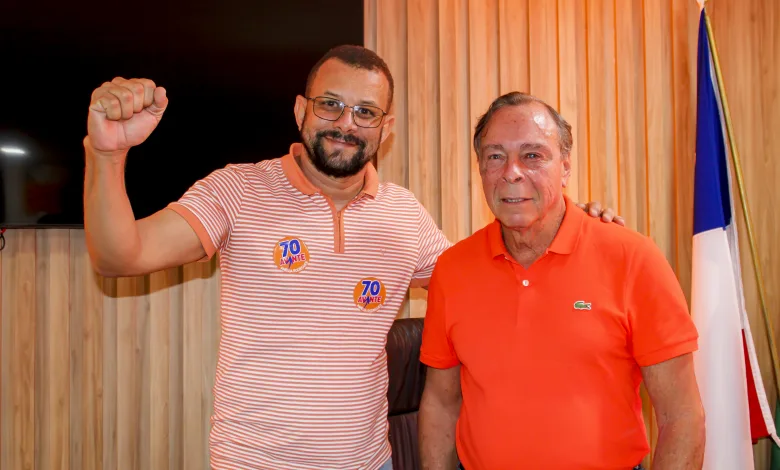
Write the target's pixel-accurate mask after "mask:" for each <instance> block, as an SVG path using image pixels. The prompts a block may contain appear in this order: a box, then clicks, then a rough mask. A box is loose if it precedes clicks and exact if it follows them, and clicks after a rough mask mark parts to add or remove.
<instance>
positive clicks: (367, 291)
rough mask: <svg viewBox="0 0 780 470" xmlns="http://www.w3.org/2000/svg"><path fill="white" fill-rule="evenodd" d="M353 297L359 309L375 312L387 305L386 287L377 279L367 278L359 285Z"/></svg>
mask: <svg viewBox="0 0 780 470" xmlns="http://www.w3.org/2000/svg"><path fill="white" fill-rule="evenodd" d="M352 295H353V297H354V299H355V305H357V308H359V309H360V310H361V311H363V312H373V311H375V310H378V309H379V307H381V306H382V305H384V304H385V285H384V284H383V283H382V281H380V280H379V279H377V278H375V277H367V278H364V279H361V280H360V282H358V283H357V285H356V286H355V290H354V292H353V293H352Z"/></svg>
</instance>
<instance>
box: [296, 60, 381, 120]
mask: <svg viewBox="0 0 780 470" xmlns="http://www.w3.org/2000/svg"><path fill="white" fill-rule="evenodd" d="M310 94H311V97H312V98H313V97H317V96H331V97H334V98H338V99H340V100H342V101H344V102H345V103H346V104H348V105H357V104H362V105H373V106H378V107H380V108H382V109H385V108H386V107H387V103H388V101H389V99H390V84H389V83H388V81H387V77H385V75H384V74H383V73H382V71H381V70H379V69H374V70H367V69H363V68H358V67H353V66H351V65H348V64H345V63H344V62H341V61H340V60H338V59H331V60H328V61H326V62H325V63H323V64H322V66H320V69H319V70H318V71H317V74H316V75H315V76H314V80H313V81H312V83H311V91H310ZM385 111H387V110H386V109H385Z"/></svg>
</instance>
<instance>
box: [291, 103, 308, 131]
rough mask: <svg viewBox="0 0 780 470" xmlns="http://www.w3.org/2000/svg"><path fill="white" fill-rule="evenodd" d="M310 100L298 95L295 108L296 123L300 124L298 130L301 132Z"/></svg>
mask: <svg viewBox="0 0 780 470" xmlns="http://www.w3.org/2000/svg"><path fill="white" fill-rule="evenodd" d="M308 104H309V100H307V99H306V98H304V97H303V96H301V95H298V96H296V97H295V107H294V108H293V110H294V112H295V122H297V123H298V130H299V131H300V130H301V127H302V126H303V118H304V117H305V116H306V106H308Z"/></svg>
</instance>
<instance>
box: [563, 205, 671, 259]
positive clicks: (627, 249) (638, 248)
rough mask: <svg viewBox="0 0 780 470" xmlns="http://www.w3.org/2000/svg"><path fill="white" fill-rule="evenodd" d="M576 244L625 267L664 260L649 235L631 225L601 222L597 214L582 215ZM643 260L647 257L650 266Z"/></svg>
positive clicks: (601, 257)
mask: <svg viewBox="0 0 780 470" xmlns="http://www.w3.org/2000/svg"><path fill="white" fill-rule="evenodd" d="M579 245H580V246H579V247H578V248H579V249H583V250H587V252H590V253H593V255H594V256H598V257H599V258H600V259H602V260H605V261H608V262H610V263H614V264H617V265H619V266H622V267H623V269H625V270H631V269H632V268H635V267H636V266H637V265H643V267H651V266H652V265H653V264H658V263H667V264H668V261H667V260H666V257H665V256H664V255H663V253H662V252H661V250H660V248H659V247H658V246H657V245H656V244H655V242H654V241H653V240H652V238H650V237H648V236H647V235H644V234H642V233H640V232H637V231H636V230H634V229H631V228H628V227H622V226H620V225H617V224H614V223H605V222H603V221H601V220H600V219H597V218H592V217H586V218H585V219H584V221H583V224H582V232H581V236H580V243H579ZM647 261H650V266H648V265H647Z"/></svg>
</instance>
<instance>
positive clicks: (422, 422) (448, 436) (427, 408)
mask: <svg viewBox="0 0 780 470" xmlns="http://www.w3.org/2000/svg"><path fill="white" fill-rule="evenodd" d="M459 412H460V403H459V402H458V403H453V404H450V405H443V404H441V403H439V402H437V401H436V400H434V399H431V398H430V397H425V396H423V399H422V402H421V403H420V414H419V419H418V425H419V434H420V463H421V464H422V468H423V470H445V469H446V470H454V469H456V468H457V465H458V457H457V452H456V450H455V425H456V423H457V421H458V414H459Z"/></svg>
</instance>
